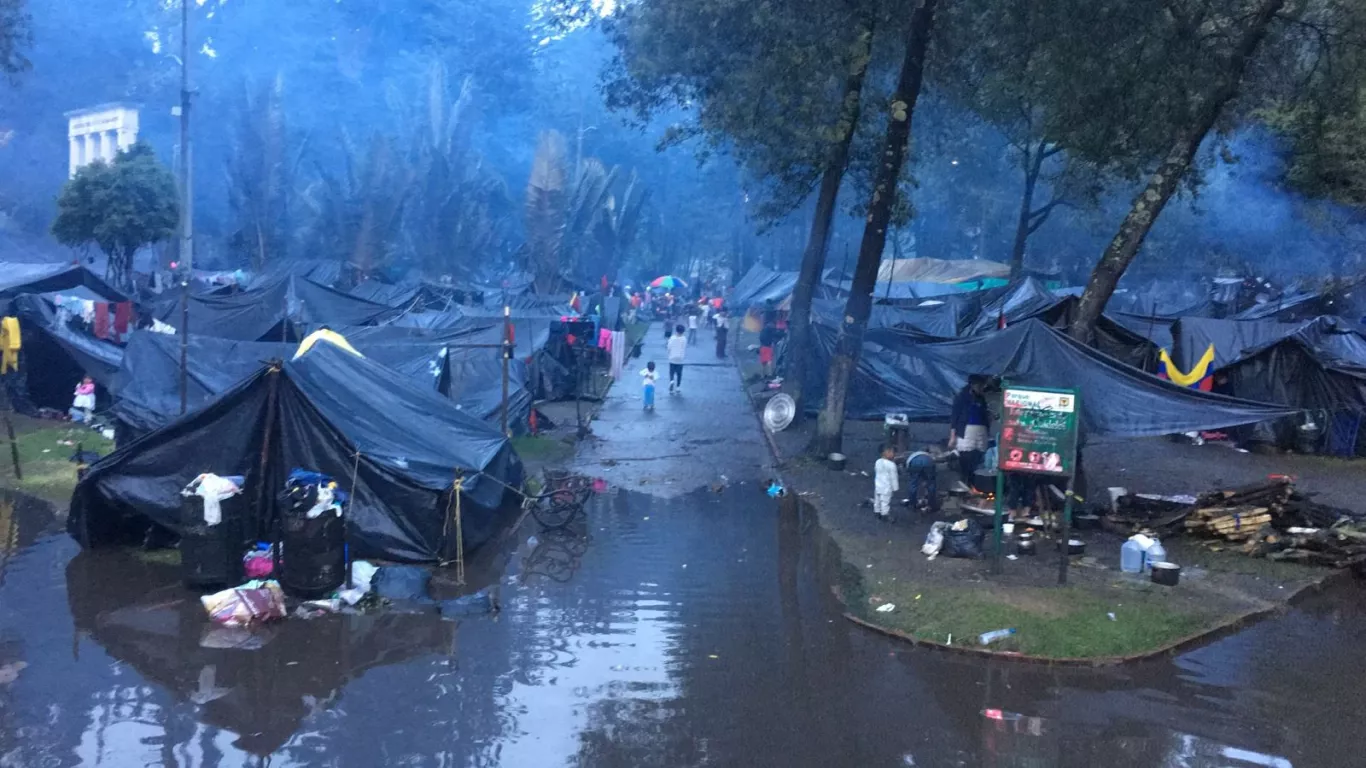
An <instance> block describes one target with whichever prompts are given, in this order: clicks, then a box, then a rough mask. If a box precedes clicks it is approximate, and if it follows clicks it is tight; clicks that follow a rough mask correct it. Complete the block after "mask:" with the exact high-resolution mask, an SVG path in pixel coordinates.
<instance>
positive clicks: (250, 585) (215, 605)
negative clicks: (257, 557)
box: [199, 581, 285, 627]
mask: <svg viewBox="0 0 1366 768" xmlns="http://www.w3.org/2000/svg"><path fill="white" fill-rule="evenodd" d="M199 601H200V603H202V604H203V605H204V610H205V611H206V612H208V614H209V618H210V619H211V620H213V621H214V622H215V623H218V624H222V625H223V626H226V627H246V626H252V625H254V624H260V623H263V622H267V621H270V620H272V619H283V618H284V617H285V595H284V592H282V591H280V584H279V583H278V582H275V581H248V582H247V583H245V584H243V585H242V586H240V587H233V588H232V589H225V590H223V591H222V592H215V593H213V594H212V595H204V596H203V597H201V598H199Z"/></svg>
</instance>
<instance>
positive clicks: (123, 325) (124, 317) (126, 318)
mask: <svg viewBox="0 0 1366 768" xmlns="http://www.w3.org/2000/svg"><path fill="white" fill-rule="evenodd" d="M132 319H133V302H131V301H120V302H119V303H118V304H115V305H114V335H115V336H116V337H118V340H120V341H122V340H123V337H124V336H127V335H128V325H129V323H130V321H131V320H132Z"/></svg>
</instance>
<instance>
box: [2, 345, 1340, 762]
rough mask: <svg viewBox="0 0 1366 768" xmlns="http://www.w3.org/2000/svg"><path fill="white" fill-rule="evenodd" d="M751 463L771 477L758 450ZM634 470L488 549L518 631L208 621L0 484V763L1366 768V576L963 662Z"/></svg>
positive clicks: (777, 541) (797, 547)
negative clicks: (1085, 639) (1060, 652)
mask: <svg viewBox="0 0 1366 768" xmlns="http://www.w3.org/2000/svg"><path fill="white" fill-rule="evenodd" d="M716 370H717V372H718V373H719V374H728V375H729V376H731V378H730V379H729V380H727V379H724V378H722V377H721V376H718V377H717V378H716V379H715V380H714V386H715V387H717V388H720V387H723V386H731V387H734V388H735V389H736V390H737V391H738V387H739V385H738V380H737V379H735V378H734V371H733V370H731V369H724V368H718V369H716ZM699 379H700V380H701V381H705V379H701V377H699ZM727 382H729V383H727ZM687 396H692V394H691V393H689V395H687ZM702 396H703V395H698V397H702ZM666 397H667V395H666ZM720 401H721V397H720V396H719V395H718V396H717V402H720ZM607 405H608V408H606V409H605V410H606V411H610V410H611V407H612V403H611V402H610V401H609V403H608V404H607ZM665 405H666V403H665V402H663V401H661V407H660V413H661V414H662V413H663V412H664V407H665ZM694 413H695V414H698V416H697V418H702V419H707V420H708V422H709V423H710V424H711V426H710V427H707V428H710V429H713V430H716V431H724V433H725V434H727V435H730V434H732V433H734V432H739V431H746V430H747V431H749V432H750V433H752V432H753V431H754V429H755V428H754V426H753V425H754V422H753V417H752V415H750V414H748V413H747V412H746V413H745V414H744V416H745V418H746V419H748V421H745V422H743V423H742V424H741V428H739V429H737V428H736V425H735V424H733V423H727V422H725V421H723V420H721V419H713V418H711V417H710V416H709V415H707V413H706V412H703V411H694ZM608 423H609V424H610V423H612V422H611V421H610V420H609V421H608ZM621 423H622V424H624V422H621ZM679 429H681V430H684V434H686V435H687V436H689V438H691V437H693V436H699V437H700V436H702V435H704V434H705V429H706V428H704V427H701V426H697V427H690V426H686V425H684V426H680V427H679ZM609 434H610V433H609ZM633 439H635V438H633ZM718 445H720V444H719V443H718ZM757 445H758V444H757V443H755V446H756V447H755V449H756V450H760V451H761V450H762V449H761V448H757ZM612 447H613V446H611V445H610V444H606V445H601V444H600V445H597V446H593V447H591V449H590V452H586V453H585V454H584V456H583V457H582V460H584V461H585V462H586V464H587V465H592V463H593V462H594V460H595V459H596V457H598V456H607V455H610V454H607V453H601V454H600V453H597V452H600V451H605V450H607V449H611V448H612ZM727 450H729V449H727ZM737 451H738V449H737ZM620 455H623V456H625V455H626V454H624V453H623V454H620ZM733 458H734V459H735V460H736V461H739V460H740V458H741V457H740V456H738V455H736V456H734V457H733ZM680 461H687V460H686V459H683V460H680ZM745 462H746V463H745V464H744V465H743V466H744V467H748V469H745V470H744V471H745V472H751V473H760V474H761V473H762V469H761V467H762V464H763V458H762V456H750V457H748V458H747V459H746V460H745ZM624 466H627V465H626V464H625V463H619V464H617V465H616V466H614V467H607V468H605V470H604V472H603V474H606V470H612V469H618V468H621V467H624ZM682 474H685V473H681V474H680V476H682ZM702 474H704V473H698V477H700V476H701V475H702ZM617 477H618V478H619V479H618V480H617V482H616V483H615V484H613V485H609V486H608V487H607V489H606V490H605V492H604V493H602V494H600V495H598V496H595V497H594V498H593V499H592V500H591V502H590V504H589V507H588V509H587V510H586V514H585V516H584V517H583V518H581V519H579V520H578V521H576V522H575V523H574V525H573V526H571V528H570V529H568V530H567V531H561V532H558V533H557V532H551V531H544V530H538V529H537V527H536V526H535V523H534V522H530V521H528V522H527V523H525V524H524V527H523V528H521V529H519V530H517V531H515V532H513V533H512V535H510V536H509V538H508V540H507V543H506V545H505V546H504V547H501V548H496V547H495V548H493V549H491V550H490V551H489V552H485V553H481V556H480V558H479V559H478V560H479V562H478V563H475V564H473V565H472V574H473V575H474V576H475V578H476V580H478V581H481V582H491V581H495V580H496V581H498V582H500V584H501V586H500V591H501V597H502V602H503V611H502V613H501V614H498V615H497V616H480V617H472V618H466V619H463V620H461V621H460V622H458V623H457V622H452V621H443V620H442V619H441V618H440V617H439V616H437V615H435V614H432V613H426V612H422V611H421V610H417V611H416V612H392V611H390V612H384V613H380V614H378V615H372V616H332V617H322V618H318V619H313V620H308V621H305V620H297V619H291V620H287V621H284V622H281V623H279V624H277V625H275V626H274V627H272V628H271V629H270V631H269V632H267V633H265V634H262V635H259V636H245V635H241V634H236V635H235V634H232V633H225V632H222V631H214V630H213V629H212V628H211V627H210V626H209V625H208V623H207V622H206V621H205V620H204V619H203V618H202V615H201V613H200V610H199V608H198V606H197V604H196V601H195V595H193V594H191V593H188V592H186V591H184V590H182V589H181V588H180V587H179V586H177V573H176V570H175V569H174V568H173V567H169V566H164V565H156V564H149V563H146V562H143V561H141V560H139V559H138V558H135V557H134V556H133V555H132V554H130V553H124V552H113V551H97V552H87V553H80V552H79V550H78V548H77V546H76V545H75V543H74V542H72V541H71V540H70V539H69V538H68V537H66V536H65V535H64V534H63V533H61V522H60V520H58V519H57V517H56V516H55V515H54V512H53V510H52V508H51V507H50V506H48V505H46V504H43V503H41V502H37V501H34V500H30V499H26V498H18V497H14V496H12V495H5V494H3V493H2V492H0V767H4V766H76V765H84V766H142V765H177V766H242V765H267V764H268V765H271V766H290V765H329V766H380V765H385V766H388V765H404V766H407V765H411V766H466V765H476V766H484V765H487V766H493V765H500V766H556V765H582V766H653V765H658V766H689V765H717V766H768V765H772V766H844V765H850V766H855V765H856V766H911V765H915V766H939V765H945V766H956V765H964V766H978V765H986V766H1037V765H1049V766H1052V765H1062V766H1101V765H1103V766H1155V765H1156V766H1220V767H1226V766H1339V765H1358V764H1360V755H1361V754H1363V753H1364V752H1366V731H1363V730H1362V729H1361V728H1360V727H1359V722H1358V721H1359V717H1358V714H1357V713H1358V712H1360V711H1361V710H1362V709H1363V707H1366V691H1363V688H1362V685H1361V676H1360V674H1359V672H1358V670H1359V669H1360V664H1359V661H1358V659H1359V656H1360V649H1361V648H1362V647H1363V641H1366V600H1363V597H1362V591H1361V590H1360V588H1359V587H1358V586H1356V585H1351V586H1348V587H1346V588H1343V589H1338V590H1335V591H1332V592H1330V593H1325V594H1323V595H1319V596H1316V597H1313V598H1311V599H1309V600H1307V601H1305V602H1304V603H1302V604H1301V605H1299V606H1298V607H1295V608H1292V609H1290V610H1289V611H1288V612H1287V614H1286V615H1285V616H1283V617H1280V618H1276V619H1273V620H1270V621H1267V622H1264V623H1261V624H1258V625H1255V626H1253V627H1251V628H1249V629H1247V630H1244V631H1242V632H1240V633H1238V634H1236V635H1233V636H1230V637H1227V638H1225V639H1223V640H1220V641H1217V642H1215V643H1212V644H1210V645H1208V646H1205V647H1202V648H1200V649H1198V650H1195V651H1192V652H1190V653H1186V654H1183V655H1181V656H1178V657H1176V658H1173V659H1164V660H1159V661H1153V662H1147V663H1142V664H1137V665H1132V666H1125V667H1121V668H1113V669H1104V670H1080V669H1049V668H1036V667H1025V666H1019V665H1014V664H1010V663H1007V662H999V663H994V662H993V663H989V662H982V661H978V660H967V659H960V658H957V657H954V656H951V655H946V654H943V653H939V652H934V651H925V650H921V649H915V648H911V647H909V646H906V645H904V644H902V643H900V642H898V641H893V640H890V639H887V638H884V637H882V636H880V635H876V634H872V633H870V632H867V631H865V630H863V629H861V628H859V627H856V626H854V625H852V624H850V623H849V622H847V621H845V620H844V619H843V618H841V617H840V614H839V611H838V606H836V605H834V604H833V598H832V597H831V593H830V589H829V587H830V584H831V583H832V580H833V578H834V569H835V568H836V567H837V558H836V556H835V554H834V553H833V551H832V545H831V544H830V543H829V540H828V538H827V537H826V536H825V535H824V534H823V533H822V532H821V531H820V529H819V528H818V527H816V526H815V524H814V515H813V514H811V513H810V512H809V511H806V510H803V509H801V508H799V507H797V506H795V505H784V506H780V504H779V502H775V501H773V500H770V499H768V498H767V497H765V496H764V495H763V494H762V491H761V487H760V484H758V483H754V482H752V481H751V482H746V483H745V484H744V485H741V484H739V482H737V483H736V484H734V485H732V486H731V487H729V488H727V489H725V490H724V491H722V492H720V493H717V492H715V491H713V490H711V489H710V488H708V487H705V486H704V487H700V488H696V487H694V488H692V489H687V488H679V489H676V490H675V489H672V488H670V489H669V492H667V493H664V494H660V495H651V494H650V493H646V492H641V489H639V488H633V487H632V486H631V485H630V484H629V483H627V482H624V480H625V479H627V478H634V479H636V480H639V479H640V477H641V476H636V475H617ZM679 484H680V483H674V484H663V485H665V486H669V485H679ZM648 485H653V484H648ZM685 485H686V484H685ZM652 490H653V489H652Z"/></svg>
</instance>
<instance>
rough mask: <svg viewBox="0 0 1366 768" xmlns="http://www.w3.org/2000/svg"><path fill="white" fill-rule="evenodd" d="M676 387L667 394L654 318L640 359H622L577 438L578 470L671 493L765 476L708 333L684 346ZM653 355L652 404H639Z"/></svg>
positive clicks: (738, 393) (760, 445)
mask: <svg viewBox="0 0 1366 768" xmlns="http://www.w3.org/2000/svg"><path fill="white" fill-rule="evenodd" d="M687 359H688V362H687V363H685V364H684V367H683V388H682V390H681V391H680V392H679V393H678V394H670V393H669V383H668V376H669V363H668V355H667V353H666V352H665V349H664V333H663V330H662V328H661V327H660V326H659V324H655V325H652V326H651V327H650V331H649V333H647V334H646V335H645V341H644V348H643V351H642V354H641V356H640V357H639V358H636V359H634V360H628V361H627V366H626V374H625V376H624V377H623V378H622V381H621V384H620V385H618V386H614V387H613V388H612V390H611V391H610V392H609V393H608V395H607V398H606V399H605V401H604V402H603V404H602V408H601V410H599V412H598V415H597V418H596V419H595V420H594V421H593V437H592V438H590V439H589V440H587V441H586V442H585V443H583V444H581V445H580V450H579V454H578V462H577V465H578V466H577V469H579V470H580V471H582V472H584V473H586V474H591V475H594V476H598V477H602V478H603V479H605V480H607V481H608V482H610V483H612V484H613V485H617V486H620V487H622V488H627V489H630V490H638V491H641V492H643V493H647V494H650V495H654V496H678V495H680V494H682V493H686V492H687V491H689V490H691V489H693V488H697V487H698V486H701V485H711V484H713V483H721V482H723V481H722V477H723V476H724V477H725V481H724V482H739V481H740V480H749V481H757V480H762V479H767V478H768V474H767V472H766V471H765V467H766V466H767V465H768V459H769V456H768V454H767V453H766V448H765V446H764V442H763V435H762V434H761V433H760V432H759V427H758V424H759V423H758V421H757V420H756V418H755V416H754V412H753V411H752V410H751V409H750V405H749V399H748V398H747V397H746V396H745V392H744V390H743V389H742V388H741V386H740V379H739V374H738V373H737V372H736V370H735V367H734V366H733V365H731V364H730V363H729V361H721V360H717V359H716V345H715V342H714V340H713V336H712V332H710V331H707V330H702V331H699V333H698V339H697V343H696V344H694V345H693V346H691V347H689V348H688V358H687ZM651 360H653V361H654V363H655V367H656V370H657V371H658V373H659V384H658V386H657V387H656V392H655V409H654V410H653V411H649V412H647V411H645V409H644V399H643V394H642V387H641V383H640V376H639V375H638V373H639V371H640V370H641V369H642V368H644V367H645V364H646V363H648V362H650V361H651Z"/></svg>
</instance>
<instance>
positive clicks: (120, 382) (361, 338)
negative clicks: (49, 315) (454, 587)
mask: <svg viewBox="0 0 1366 768" xmlns="http://www.w3.org/2000/svg"><path fill="white" fill-rule="evenodd" d="M356 330H357V331H362V330H364V331H373V332H375V333H374V334H373V335H370V336H366V335H364V334H362V333H359V332H358V333H355V334H353V335H348V334H347V333H343V334H342V335H343V336H344V337H345V338H346V339H347V340H348V341H349V342H350V343H352V344H353V346H355V347H356V349H357V351H359V352H360V353H361V354H362V355H364V356H366V357H367V358H369V359H371V360H373V361H375V362H377V363H380V364H381V365H383V366H385V367H386V368H389V369H390V370H392V371H394V372H395V373H397V374H399V375H400V376H402V377H403V378H405V379H407V380H408V381H410V382H412V383H413V384H415V385H417V386H419V387H422V388H424V389H429V390H431V391H432V392H440V393H442V394H445V395H446V396H448V397H449V398H450V399H451V400H452V401H453V402H454V403H455V405H456V407H457V408H459V409H461V410H463V411H465V412H466V413H469V414H471V415H473V416H475V417H476V418H481V419H485V420H487V421H488V422H489V423H490V424H497V423H499V422H500V421H501V416H502V363H501V359H500V352H499V351H498V350H496V349H482V350H450V359H448V352H447V346H446V345H447V343H448V341H447V339H444V338H440V337H435V338H428V339H423V338H414V337H412V336H411V335H400V334H394V333H385V332H383V331H384V329H382V328H365V329H356ZM395 330H407V329H395ZM297 349H298V345H297V344H292V343H283V344H282V343H270V342H243V341H231V340H228V339H215V338H211V337H198V336H191V337H190V344H189V349H188V354H187V356H186V361H187V363H188V374H187V376H186V384H187V395H188V397H187V402H188V404H189V408H190V409H194V408H198V407H200V406H201V405H203V404H204V403H205V402H207V401H209V400H212V399H213V398H215V397H217V396H218V395H220V394H222V393H223V392H226V391H228V390H229V389H231V388H232V387H234V386H236V385H237V384H239V383H240V382H242V381H243V380H244V379H247V378H249V377H250V376H252V375H253V374H255V373H256V371H258V370H259V369H260V368H261V366H262V365H263V364H264V363H266V362H267V361H269V360H288V359H290V358H292V357H293V356H294V355H295V352H296V351H297ZM474 353H482V354H477V355H476V354H474ZM509 373H510V380H511V385H510V387H509V422H510V423H511V424H513V425H515V426H518V427H519V428H520V427H521V426H522V425H525V423H526V417H527V415H528V413H529V412H530V407H531V392H530V391H529V390H527V389H526V387H527V386H528V378H529V375H528V373H527V367H526V364H525V363H523V362H522V361H520V360H513V361H512V363H511V364H510V365H509ZM470 377H475V378H470ZM110 388H111V393H112V394H113V395H114V406H113V409H112V412H113V415H114V416H115V418H117V419H118V420H119V421H120V422H121V423H122V424H123V425H124V426H125V427H126V428H128V429H130V430H132V433H134V434H142V433H144V432H148V431H151V430H153V429H156V428H158V427H161V426H162V425H164V424H166V423H168V422H170V421H171V420H172V419H174V418H175V417H176V416H178V415H179V414H180V340H179V337H177V336H168V335H165V334H160V333H150V332H147V331H138V332H136V333H134V334H133V337H132V339H130V340H129V343H128V348H127V350H126V352H125V354H124V357H123V365H122V367H121V368H120V369H119V371H118V373H117V375H115V376H114V377H113V382H112V384H111V387H110Z"/></svg>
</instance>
